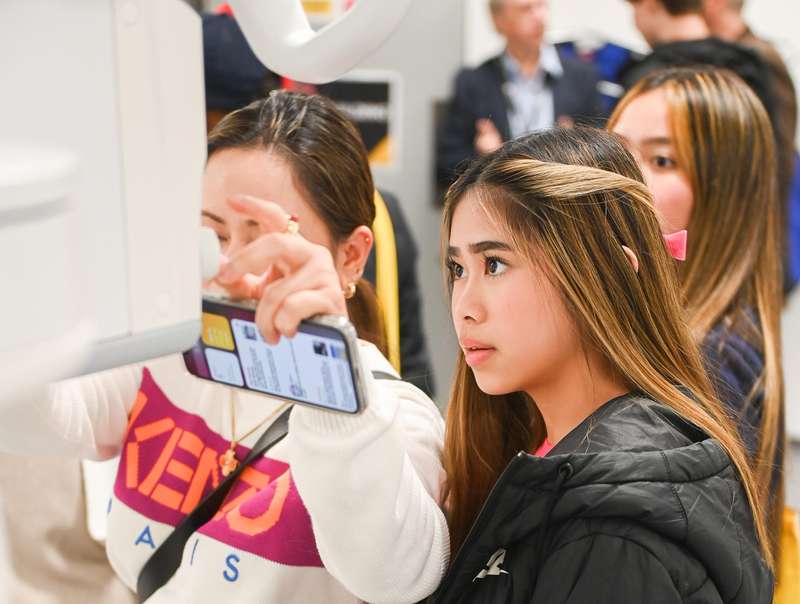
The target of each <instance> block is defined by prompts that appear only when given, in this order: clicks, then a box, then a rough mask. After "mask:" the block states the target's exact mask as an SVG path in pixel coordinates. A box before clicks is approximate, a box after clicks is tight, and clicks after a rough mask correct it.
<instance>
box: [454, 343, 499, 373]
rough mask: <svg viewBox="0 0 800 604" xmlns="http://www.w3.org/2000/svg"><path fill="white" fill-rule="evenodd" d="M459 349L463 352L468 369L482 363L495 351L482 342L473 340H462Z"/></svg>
mask: <svg viewBox="0 0 800 604" xmlns="http://www.w3.org/2000/svg"><path fill="white" fill-rule="evenodd" d="M461 349H462V350H463V351H464V360H465V361H466V362H467V365H469V366H470V367H475V366H476V365H480V364H481V363H484V362H485V361H486V360H487V359H488V358H489V357H490V356H492V354H493V353H494V352H496V349H495V348H494V347H492V346H489V345H488V344H484V343H483V342H478V341H475V340H463V341H462V342H461Z"/></svg>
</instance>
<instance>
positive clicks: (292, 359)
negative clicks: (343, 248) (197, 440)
mask: <svg viewBox="0 0 800 604" xmlns="http://www.w3.org/2000/svg"><path fill="white" fill-rule="evenodd" d="M255 314H256V313H255V306H254V305H251V304H249V303H246V302H240V301H233V300H230V299H227V298H223V297H217V296H212V295H204V296H203V318H202V326H203V330H202V333H201V335H200V339H199V340H198V341H197V344H195V345H194V347H192V348H191V349H190V350H187V351H186V352H184V353H183V360H184V363H185V364H186V369H187V370H188V371H189V373H191V374H192V375H195V376H197V377H199V378H201V379H204V380H210V381H212V382H217V383H218V384H225V385H227V386H234V387H236V388H242V389H244V390H249V391H251V392H257V393H261V394H269V395H271V396H277V397H280V398H283V399H286V400H289V401H293V402H296V403H302V404H304V405H311V406H314V407H319V408H321V409H327V410H330V411H338V412H341V413H351V414H357V413H360V412H361V411H363V409H364V408H365V405H366V396H365V391H366V389H365V386H364V380H363V375H364V374H363V371H362V369H361V362H360V357H359V354H358V341H357V337H356V331H355V328H354V327H353V325H352V324H351V323H350V321H348V320H347V319H345V318H344V317H336V316H331V315H320V316H317V317H315V318H313V319H310V320H307V321H302V322H301V323H300V328H299V330H298V332H297V334H296V335H295V336H294V337H293V338H291V339H289V338H285V337H282V338H281V339H280V342H278V343H277V344H275V345H271V344H268V343H267V342H266V341H264V339H263V338H262V337H261V333H260V332H259V330H258V327H257V326H256V323H255Z"/></svg>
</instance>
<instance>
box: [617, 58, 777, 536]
mask: <svg viewBox="0 0 800 604" xmlns="http://www.w3.org/2000/svg"><path fill="white" fill-rule="evenodd" d="M652 90H660V91H663V93H664V96H665V98H666V100H667V105H668V106H669V111H670V122H671V130H672V132H671V136H672V139H673V143H674V145H675V147H676V153H677V156H678V164H679V166H680V167H681V168H682V169H683V170H684V171H685V173H686V175H687V176H688V179H689V182H690V183H691V187H692V193H693V196H694V209H693V210H692V215H691V218H690V219H689V226H688V231H689V254H688V257H687V259H686V262H685V263H682V265H681V266H680V267H679V277H680V284H681V290H682V293H683V299H684V305H685V307H686V309H687V311H688V315H689V316H688V319H689V325H690V327H691V328H692V331H693V332H694V335H695V338H696V339H697V341H698V342H702V341H703V340H705V338H706V337H707V336H708V334H709V332H710V331H711V330H712V329H714V328H715V327H716V326H722V327H723V328H724V329H726V330H728V331H730V332H734V333H736V334H737V335H739V336H740V337H742V338H744V340H745V341H747V342H748V343H749V344H750V345H751V346H753V347H754V348H755V349H756V350H758V351H759V352H760V353H761V354H762V355H763V357H764V370H763V372H762V374H761V376H760V377H759V379H758V381H757V382H756V384H755V385H754V387H753V389H752V391H751V392H750V393H749V394H748V400H747V401H746V405H748V404H752V402H753V401H754V399H755V398H756V397H758V396H759V395H763V400H762V403H761V404H762V411H761V425H759V426H754V428H755V429H757V431H758V447H757V450H756V452H755V456H754V458H753V459H752V460H751V462H752V467H753V469H754V472H755V475H756V483H757V486H758V491H757V492H758V493H759V496H760V498H761V500H762V507H763V509H764V510H766V511H767V513H768V515H769V524H770V527H771V530H772V534H773V543H774V544H775V546H776V547H777V545H778V543H779V540H778V539H777V536H778V535H779V531H780V521H781V510H782V508H783V478H782V475H783V472H782V468H781V469H780V470H779V477H780V480H779V481H778V485H773V481H774V478H775V472H774V470H775V457H776V451H777V447H779V446H780V442H781V439H782V438H784V430H783V422H784V392H783V369H782V365H781V336H780V333H781V325H780V322H781V307H782V301H783V295H782V281H781V280H782V274H783V273H782V268H781V260H782V254H781V249H782V241H783V231H782V229H781V209H780V203H779V198H778V195H777V170H776V152H775V143H774V137H773V132H772V127H771V125H770V121H769V117H768V116H767V113H766V111H765V110H764V107H763V105H762V104H761V102H760V101H759V100H758V98H757V97H756V95H755V94H754V93H753V92H752V91H751V89H750V88H749V87H748V86H747V85H746V84H745V83H744V82H743V81H742V80H740V79H739V77H737V76H736V75H735V74H733V73H731V72H727V71H723V70H710V69H706V68H691V69H690V68H681V69H669V70H665V71H662V72H656V73H653V74H651V75H649V76H647V77H645V78H644V79H643V80H642V81H640V82H639V83H638V84H637V85H636V86H635V87H634V88H633V89H632V90H631V91H630V92H629V93H628V94H627V95H625V97H624V98H623V99H622V100H621V101H620V103H619V105H618V106H617V109H616V110H615V112H614V114H613V115H612V116H611V120H610V121H609V128H613V127H614V124H615V123H616V122H617V120H618V119H619V116H620V115H621V114H622V112H623V111H625V109H626V108H627V107H628V106H629V105H630V104H631V103H632V102H633V101H634V99H636V98H638V97H640V96H641V95H643V94H645V93H647V92H649V91H652ZM746 405H745V406H746ZM775 486H777V492H774V489H775Z"/></svg>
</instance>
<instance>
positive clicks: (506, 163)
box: [442, 129, 771, 561]
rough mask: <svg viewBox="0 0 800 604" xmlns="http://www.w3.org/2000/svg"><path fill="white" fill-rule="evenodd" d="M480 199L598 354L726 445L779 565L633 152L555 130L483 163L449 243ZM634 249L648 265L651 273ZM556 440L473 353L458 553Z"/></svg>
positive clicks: (460, 444) (453, 400)
mask: <svg viewBox="0 0 800 604" xmlns="http://www.w3.org/2000/svg"><path fill="white" fill-rule="evenodd" d="M468 192H470V194H474V195H478V196H479V199H480V200H481V203H482V205H483V207H484V208H485V209H486V210H487V212H489V213H490V215H491V216H494V217H496V219H497V221H498V224H500V225H501V226H502V228H503V229H504V230H505V231H506V233H507V234H508V236H509V238H510V239H511V243H512V247H513V248H514V249H515V250H517V251H518V252H519V253H521V254H523V255H524V256H525V257H526V258H527V259H528V260H529V261H530V262H532V263H535V264H536V265H537V266H540V267H541V268H542V270H543V272H544V274H545V275H547V276H548V278H550V279H551V280H552V282H553V283H554V285H555V286H556V287H557V288H558V289H559V291H560V293H561V296H562V298H563V300H564V303H565V305H566V307H567V309H568V310H569V312H570V313H571V315H572V317H573V318H574V320H575V323H576V325H577V326H578V328H579V329H580V331H581V334H582V338H583V340H584V342H585V343H586V346H587V348H588V347H591V348H592V349H594V350H596V351H597V352H598V353H599V354H601V355H602V356H603V357H604V358H605V359H606V361H607V363H608V364H609V366H610V367H611V368H612V370H613V371H614V372H615V373H617V374H618V375H620V376H622V377H623V378H624V379H625V380H626V381H627V382H628V383H629V384H630V385H631V387H632V388H636V389H638V390H641V391H643V392H645V393H647V394H648V395H649V396H650V397H652V398H653V399H654V400H657V401H659V402H661V403H663V404H664V405H667V406H669V407H670V408H672V409H674V410H675V411H676V412H677V413H678V414H679V415H681V416H682V417H684V418H685V419H687V420H688V421H689V422H691V423H693V424H694V425H696V426H697V427H699V428H700V429H702V430H703V431H705V432H706V433H707V434H709V435H710V436H711V437H713V438H715V439H717V440H718V441H719V443H720V444H721V446H722V447H723V448H724V449H725V451H726V452H727V454H728V455H729V457H730V459H731V462H732V464H733V465H734V466H735V467H736V468H737V470H738V472H739V474H740V476H741V481H742V484H743V487H744V490H745V492H746V493H747V497H748V500H749V502H750V506H751V508H752V511H753V523H754V526H755V530H756V532H757V535H758V539H759V541H760V543H761V545H762V549H763V553H764V557H765V559H766V560H768V561H770V560H771V552H770V550H769V544H770V541H769V534H768V532H767V531H766V530H765V525H764V521H763V516H762V514H761V500H760V499H759V498H758V497H757V495H756V486H755V482H754V480H753V477H752V474H751V470H750V466H749V465H748V463H747V458H746V455H745V453H744V451H743V448H742V445H741V443H740V441H739V438H738V436H737V434H736V431H735V429H734V428H733V427H732V425H731V423H730V421H729V418H728V417H727V415H726V413H725V412H724V411H723V409H722V407H721V405H720V404H719V402H718V401H717V399H716V398H715V395H714V392H713V389H712V387H711V384H710V382H709V380H708V377H707V375H706V373H705V370H704V368H703V364H702V360H701V357H700V353H699V350H698V347H697V344H696V343H695V341H694V339H693V337H692V334H691V332H690V331H689V329H688V327H687V326H686V324H685V322H684V320H683V316H684V311H683V308H682V306H681V300H680V296H679V289H678V285H677V281H676V274H675V266H674V262H673V261H672V259H671V258H670V257H669V255H668V253H667V250H666V247H665V244H664V241H663V238H662V236H661V232H660V230H659V224H658V220H657V217H656V214H655V210H654V209H653V205H652V199H651V197H650V193H649V191H648V189H647V188H646V187H645V185H644V184H643V178H642V175H641V172H640V171H639V168H638V166H637V165H636V162H635V160H634V159H633V157H632V156H631V155H630V153H628V151H626V149H625V148H624V146H623V145H622V144H621V143H620V142H619V141H618V140H617V139H616V138H615V137H613V136H612V135H610V134H607V133H605V132H602V131H599V130H591V129H574V130H553V131H545V132H540V133H536V134H533V135H530V136H528V137H525V138H523V139H518V140H517V141H515V142H513V143H510V144H507V145H505V146H504V147H502V148H501V149H500V150H498V151H496V152H495V153H493V154H490V155H487V156H484V157H483V158H481V159H479V160H477V161H476V162H475V163H474V164H473V165H472V166H470V167H469V168H468V170H467V171H466V172H465V173H464V174H463V175H462V176H461V177H460V179H459V180H457V181H456V182H455V184H453V186H452V187H451V188H450V190H449V191H448V193H447V196H446V201H445V211H444V223H443V236H442V239H443V242H445V244H446V242H447V241H448V240H449V235H450V228H451V224H452V220H453V214H454V212H455V209H456V207H457V206H458V204H459V202H460V201H461V200H462V199H463V198H464V196H465V194H466V193H468ZM623 245H625V246H628V247H629V248H631V249H632V250H633V251H634V252H635V254H636V255H637V256H638V258H639V271H638V274H637V273H636V272H634V270H633V269H632V267H631V265H630V263H629V261H628V259H627V257H626V255H625V252H624V251H623V248H622V246H623ZM686 389H688V392H687V390H686ZM543 437H544V430H543V427H542V420H541V417H540V414H539V412H538V410H537V409H536V404H535V401H533V400H532V399H531V398H530V397H529V396H527V395H525V394H522V393H511V394H507V395H502V396H492V395H487V394H485V393H484V392H482V391H481V390H480V389H479V388H478V386H477V384H476V382H475V379H474V377H473V374H472V371H471V370H470V368H469V367H468V366H467V365H466V363H465V361H464V356H463V353H460V354H459V358H458V365H457V369H456V379H455V382H454V386H453V389H452V392H451V397H450V407H449V409H448V413H447V430H446V433H445V454H444V466H445V470H446V472H447V492H446V497H447V499H446V501H447V514H448V522H449V526H450V530H451V539H452V545H453V548H454V549H456V548H458V547H459V546H460V545H461V543H462V542H463V540H464V538H465V536H466V534H467V531H468V530H469V527H470V526H471V524H472V522H473V521H474V519H475V517H476V516H477V514H478V511H479V509H480V506H481V505H482V503H483V501H484V499H485V498H486V496H487V494H488V492H489V490H490V488H491V487H492V485H493V484H494V482H495V481H496V480H497V478H498V477H499V475H500V473H501V471H502V470H503V469H504V467H505V466H506V465H507V463H508V462H509V460H510V459H511V458H512V457H513V456H514V454H516V453H517V452H518V451H520V450H531V449H532V447H536V446H538V445H539V444H541V442H542V439H543Z"/></svg>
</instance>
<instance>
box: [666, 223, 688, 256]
mask: <svg viewBox="0 0 800 604" xmlns="http://www.w3.org/2000/svg"><path fill="white" fill-rule="evenodd" d="M687 238H688V232H687V231H686V229H684V230H682V231H677V232H675V233H672V234H670V235H664V243H666V244H667V251H668V252H669V255H670V256H672V257H673V258H675V260H686V240H687Z"/></svg>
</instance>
